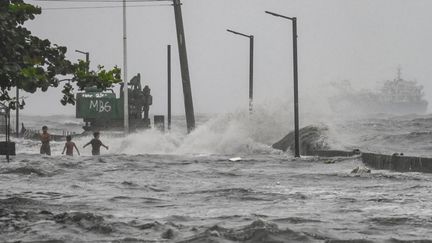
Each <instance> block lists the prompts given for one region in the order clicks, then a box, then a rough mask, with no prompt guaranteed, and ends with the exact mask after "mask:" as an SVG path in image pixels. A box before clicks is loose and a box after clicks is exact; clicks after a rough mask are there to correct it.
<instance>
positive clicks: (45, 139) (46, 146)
mask: <svg viewBox="0 0 432 243" xmlns="http://www.w3.org/2000/svg"><path fill="white" fill-rule="evenodd" d="M39 138H40V140H41V142H42V146H41V148H40V153H41V154H46V155H51V147H50V141H51V135H50V134H49V133H48V127H47V126H43V127H42V134H39Z"/></svg>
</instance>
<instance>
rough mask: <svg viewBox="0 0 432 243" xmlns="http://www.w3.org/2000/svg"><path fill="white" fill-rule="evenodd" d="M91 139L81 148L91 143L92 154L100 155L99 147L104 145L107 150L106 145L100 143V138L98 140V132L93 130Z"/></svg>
mask: <svg viewBox="0 0 432 243" xmlns="http://www.w3.org/2000/svg"><path fill="white" fill-rule="evenodd" d="M93 137H94V138H93V139H92V140H91V141H90V142H88V143H87V144H86V145H84V147H83V148H85V147H87V146H89V145H90V144H91V146H92V155H100V147H101V146H102V147H104V148H106V149H107V150H108V146H106V145H105V144H103V143H102V141H101V140H99V137H100V133H99V132H95V133H93Z"/></svg>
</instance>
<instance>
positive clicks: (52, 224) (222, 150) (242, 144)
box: [0, 108, 432, 242]
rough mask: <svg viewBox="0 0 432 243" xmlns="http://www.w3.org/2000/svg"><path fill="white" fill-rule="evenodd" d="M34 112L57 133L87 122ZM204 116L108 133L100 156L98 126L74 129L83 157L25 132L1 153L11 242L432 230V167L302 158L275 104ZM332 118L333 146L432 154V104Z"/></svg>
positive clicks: (419, 236) (402, 236)
mask: <svg viewBox="0 0 432 243" xmlns="http://www.w3.org/2000/svg"><path fill="white" fill-rule="evenodd" d="M263 109H264V108H263ZM266 112H267V113H266ZM263 113H266V116H258V115H257V114H263ZM269 117H270V118H271V117H275V118H274V119H269ZM23 120H24V122H26V126H27V127H29V128H35V129H38V128H39V127H40V126H41V125H43V124H46V125H48V126H49V127H50V129H51V132H52V133H60V132H61V131H62V130H68V131H75V132H79V131H80V126H81V125H82V124H81V123H80V121H79V120H75V119H73V118H70V117H63V116H56V117H24V118H23ZM198 120H199V125H198V128H197V129H196V130H195V131H194V132H193V133H191V134H189V135H186V134H185V133H184V131H183V130H184V124H183V121H182V120H181V119H180V118H178V119H177V120H175V122H174V127H173V130H172V131H171V132H166V133H161V132H159V131H156V130H148V131H142V132H138V133H136V134H132V135H130V136H128V137H122V136H121V135H120V134H117V133H102V136H101V140H102V141H103V142H104V143H105V144H107V145H108V146H109V147H110V148H109V150H108V151H106V150H103V149H102V155H101V156H98V157H92V156H90V149H82V145H84V144H85V143H86V142H88V141H89V140H90V139H91V137H90V136H86V137H80V138H76V139H75V142H76V143H77V144H78V146H79V148H80V151H81V156H77V155H75V157H65V156H62V155H61V150H62V148H63V144H64V143H63V142H53V143H52V150H53V156H51V157H48V156H41V155H39V154H38V149H39V143H38V142H37V141H31V140H25V139H18V140H15V141H16V142H17V151H18V153H19V154H18V155H17V156H14V157H12V160H11V162H10V163H6V161H5V159H4V158H3V157H2V158H1V163H0V188H1V189H0V242H432V240H430V239H432V183H431V182H432V175H430V174H423V173H397V172H391V171H381V170H372V173H364V174H363V173H356V174H352V173H351V172H352V170H353V168H356V167H358V166H362V162H361V160H360V159H359V158H358V157H353V158H338V159H336V160H335V161H333V162H335V163H330V164H329V163H326V161H328V159H325V158H318V157H302V158H301V159H295V158H293V156H292V155H291V154H290V153H283V152H280V151H276V150H273V149H272V148H271V144H272V143H274V142H276V141H277V140H279V139H280V138H282V137H283V136H284V135H286V133H288V132H289V130H290V128H291V125H290V124H291V122H292V121H290V120H289V117H288V116H287V118H283V117H282V116H281V115H279V113H278V114H276V113H275V114H272V113H271V111H268V110H267V111H264V110H263V111H261V112H256V114H253V115H251V116H249V115H248V114H247V113H246V112H244V113H242V112H239V113H234V114H228V115H220V116H203V117H199V119H198ZM302 122H303V123H307V122H305V121H302ZM330 123H331V124H330ZM302 125H303V124H302ZM326 125H327V126H329V132H328V134H327V135H326V136H328V137H329V138H328V139H329V141H331V145H332V147H334V148H343V149H352V148H359V149H361V150H364V151H374V152H383V153H389V154H390V153H394V152H403V153H405V154H410V155H421V156H428V157H430V156H432V149H431V148H432V139H431V138H432V133H431V128H432V116H405V117H391V116H379V117H375V118H362V119H346V120H344V121H338V122H329V124H326ZM232 157H241V158H242V159H241V160H238V161H229V159H230V158H232Z"/></svg>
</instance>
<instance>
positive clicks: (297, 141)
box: [265, 11, 300, 158]
mask: <svg viewBox="0 0 432 243" xmlns="http://www.w3.org/2000/svg"><path fill="white" fill-rule="evenodd" d="M265 13H267V14H270V15H273V16H275V17H279V18H284V19H288V20H291V22H292V34H293V66H294V136H295V138H294V139H295V151H294V153H295V157H297V158H298V157H300V138H299V137H300V132H299V104H298V59H297V18H296V17H287V16H283V15H280V14H277V13H273V12H269V11H265Z"/></svg>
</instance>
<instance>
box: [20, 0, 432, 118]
mask: <svg viewBox="0 0 432 243" xmlns="http://www.w3.org/2000/svg"><path fill="white" fill-rule="evenodd" d="M28 2H29V3H32V4H36V5H39V6H41V7H42V8H43V12H42V15H39V16H38V17H37V18H36V19H35V20H34V21H32V22H31V23H29V24H28V25H27V26H28V28H29V29H30V30H32V32H33V34H35V35H38V36H40V37H42V38H48V39H50V40H51V41H52V42H53V43H56V44H59V45H64V46H67V47H68V57H69V58H70V59H72V60H76V59H77V58H83V55H82V54H78V53H75V52H74V50H75V49H79V50H83V51H89V52H90V58H91V63H92V68H96V65H97V64H101V65H104V66H106V67H112V66H114V65H118V66H120V67H122V15H121V14H122V9H121V8H109V9H79V10H72V9H69V10H53V9H48V8H57V7H77V6H109V5H116V6H121V3H118V4H117V3H69V2H41V1H34V0H28ZM128 4H129V5H134V6H135V5H143V4H142V3H139V2H138V3H137V2H131V3H128ZM158 4H160V2H159V3H158ZM265 10H269V11H274V12H278V13H281V14H284V15H287V16H297V17H298V29H299V62H300V64H299V75H300V92H301V93H300V96H301V99H302V100H303V102H304V103H308V105H311V106H313V105H314V104H317V105H318V104H322V103H323V100H322V98H321V97H320V96H318V94H323V93H325V92H326V91H325V90H326V89H325V87H326V86H327V85H328V83H330V82H333V81H341V80H351V81H352V82H353V83H354V86H356V87H359V88H360V87H371V88H372V87H376V86H377V84H376V83H377V82H382V81H384V80H386V79H392V78H393V77H394V76H395V73H396V68H397V67H398V66H399V65H400V66H402V68H403V77H405V78H407V79H416V80H417V81H418V82H419V83H421V84H423V85H424V86H425V92H426V94H427V99H428V101H429V102H430V103H432V83H431V82H430V81H431V80H432V68H431V67H430V64H431V56H432V47H431V44H432V31H431V27H430V23H432V14H431V11H432V1H429V0H415V1H412V0H362V1H359V0H325V1H324V0H297V1H294V0H183V15H184V24H185V31H186V39H187V48H188V57H189V64H190V72H191V82H192V90H193V97H194V104H195V110H196V112H198V113H221V112H227V111H230V110H233V109H236V108H238V107H244V108H247V104H248V52H249V47H248V40H247V39H246V38H242V37H239V36H234V35H232V34H229V33H228V32H226V29H227V28H231V29H234V30H237V31H240V32H244V33H246V34H253V35H255V42H256V47H255V50H256V55H255V58H256V59H255V60H256V62H255V87H256V88H255V97H256V100H257V101H258V102H259V101H263V100H272V99H273V100H279V99H283V98H284V97H288V98H289V97H292V61H291V60H292V42H291V23H290V22H288V21H286V20H283V19H279V18H275V17H272V16H270V15H266V14H265V13H264V11H265ZM127 12H128V15H127V19H128V53H129V58H128V62H129V70H128V71H129V72H128V74H129V77H132V76H133V75H135V74H136V73H138V72H140V73H141V77H142V80H143V81H144V83H145V84H148V85H150V87H151V89H152V93H153V98H154V105H153V107H152V113H154V114H155V113H161V114H163V113H165V107H166V45H167V44H172V45H173V48H174V49H173V50H174V52H173V54H174V55H173V60H174V61H173V65H174V70H173V71H174V73H173V89H174V91H173V102H174V105H173V109H174V111H175V113H177V114H182V113H183V111H184V108H183V98H182V97H183V95H182V91H181V79H180V73H179V64H178V54H177V47H176V36H175V25H174V14H173V9H172V7H170V6H153V7H131V8H128V10H127ZM60 96H61V95H60V91H59V90H54V89H53V90H51V91H49V92H47V93H41V92H40V93H37V94H35V95H31V96H29V98H28V100H27V106H26V108H25V110H24V113H26V114H40V115H48V114H56V113H61V114H74V109H75V108H74V107H72V106H68V107H63V106H62V105H61V104H60V103H59V102H58V100H59V99H60ZM323 96H324V95H323ZM314 97H315V99H313V98H314ZM316 97H319V98H316ZM324 102H325V100H324ZM306 107H308V106H306Z"/></svg>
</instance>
